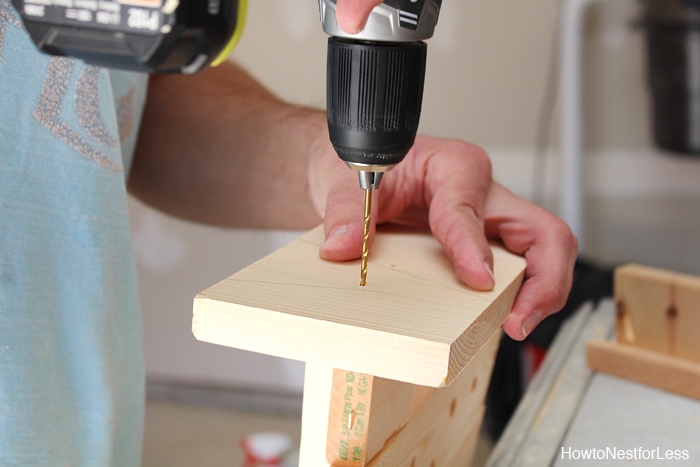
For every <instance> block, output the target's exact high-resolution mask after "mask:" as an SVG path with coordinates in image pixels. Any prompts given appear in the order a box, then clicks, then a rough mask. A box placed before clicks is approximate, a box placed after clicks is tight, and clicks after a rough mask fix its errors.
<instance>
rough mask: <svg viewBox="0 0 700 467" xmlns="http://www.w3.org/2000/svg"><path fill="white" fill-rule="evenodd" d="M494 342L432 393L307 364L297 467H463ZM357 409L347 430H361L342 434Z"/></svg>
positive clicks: (496, 335)
mask: <svg viewBox="0 0 700 467" xmlns="http://www.w3.org/2000/svg"><path fill="white" fill-rule="evenodd" d="M499 338H500V333H494V334H493V335H492V336H491V337H490V338H489V340H488V341H487V342H486V344H485V346H484V348H483V349H482V350H481V351H480V352H479V353H478V354H477V355H476V356H475V358H474V359H473V360H472V361H471V363H470V364H469V365H468V366H467V368H466V369H465V370H464V371H463V372H462V373H461V374H460V375H459V376H458V378H457V379H456V380H455V381H454V383H453V384H451V385H450V386H448V387H443V388H438V389H435V388H425V387H421V386H415V385H411V384H407V383H399V382H395V381H390V380H383V379H381V378H371V377H367V375H360V374H356V373H352V374H350V372H347V371H340V370H333V369H331V368H323V367H321V366H320V365H316V364H307V367H306V378H305V380H304V407H303V413H302V434H301V453H300V464H299V465H303V466H306V465H309V466H315V467H331V466H332V467H364V466H367V467H388V466H391V467H402V466H404V467H422V466H424V467H430V466H432V467H449V466H454V465H469V463H470V460H471V458H472V457H473V454H474V450H475V447H476V441H477V439H478V434H479V429H480V426H481V422H482V419H483V411H484V406H483V402H484V397H485V394H486V389H487V388H488V384H489V381H490V375H491V371H492V369H493V364H494V360H495V354H496V350H497V349H498V341H499ZM362 377H365V378H366V379H365V380H364V382H363V381H362V380H361V378H362ZM377 383H378V384H377ZM361 388H362V389H367V391H364V392H363V393H362V394H360V393H359V392H358V389H361ZM409 392H410V393H411V394H409ZM346 395H347V397H346ZM338 396H340V397H338ZM392 396H395V400H391V399H392ZM346 403H347V404H348V405H345V404H346ZM358 403H361V404H364V406H363V412H364V413H363V414H362V415H361V416H360V415H359V414H355V415H353V418H354V421H353V422H352V424H353V426H354V427H357V426H359V425H358V424H359V423H360V420H362V427H363V429H362V430H358V433H357V434H355V433H354V430H352V429H351V430H348V431H343V430H342V427H343V426H345V427H347V426H348V416H349V413H350V412H351V411H352V410H353V409H357V406H358ZM364 434H366V435H367V436H364Z"/></svg>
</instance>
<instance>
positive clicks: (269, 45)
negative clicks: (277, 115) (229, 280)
mask: <svg viewBox="0 0 700 467" xmlns="http://www.w3.org/2000/svg"><path fill="white" fill-rule="evenodd" d="M559 9H560V4H559V2H558V1H557V0H527V1H514V0H488V1H483V0H478V1H477V0H444V2H443V8H442V12H441V16H440V20H439V24H438V27H437V29H436V34H435V36H434V37H433V38H432V39H431V40H430V41H429V42H428V69H427V77H426V89H425V97H424V102H423V113H422V120H421V130H420V131H421V132H422V133H427V134H431V135H437V136H444V137H451V138H460V139H465V140H468V141H470V142H473V143H476V144H478V145H481V146H483V147H484V148H485V149H486V150H487V151H488V152H489V154H490V155H491V157H492V160H493V163H494V170H495V177H496V179H497V180H499V181H500V182H501V183H503V184H505V185H506V186H507V187H509V188H510V189H511V190H512V191H514V192H515V193H516V194H518V195H520V196H522V197H524V198H527V199H529V200H532V201H535V202H537V203H539V204H542V205H543V206H545V207H546V208H547V209H550V210H552V211H553V212H555V213H557V212H558V210H559V200H560V194H561V190H562V186H561V183H560V176H559V168H560V150H559V143H560V141H559V137H558V132H559V125H560V123H559V121H560V116H561V108H560V106H559V105H558V103H557V101H556V98H557V92H558V91H557V89H558V83H557V81H558V80H557V67H558V65H557V61H558V60H557V54H558V50H557V45H558V44H559V42H560V40H559V34H560V32H561V31H560V25H559ZM639 19H640V3H639V2H637V1H634V0H608V1H603V0H600V1H597V2H594V4H593V5H592V6H591V8H589V9H588V10H587V13H586V15H585V21H584V29H583V35H582V39H583V51H584V55H583V64H584V66H583V73H582V79H583V97H584V100H583V103H584V105H583V107H584V108H583V115H584V134H583V143H582V146H583V149H584V159H583V170H582V177H583V181H584V193H585V212H584V219H585V223H584V236H585V239H586V241H585V249H584V250H583V251H582V252H581V257H582V258H585V259H586V260H587V261H590V262H591V263H593V264H596V265H599V266H600V267H602V268H607V267H610V266H614V265H617V264H620V263H624V262H630V261H634V262H641V263H645V264H649V265H654V266H659V267H664V268H669V269H673V270H677V271H682V272H688V273H695V274H698V273H700V248H698V247H697V245H698V238H699V236H700V202H699V201H700V159H697V158H694V157H683V156H678V155H671V154H669V153H668V152H667V151H664V150H660V149H657V148H656V147H655V146H654V144H653V143H652V121H651V110H650V109H651V104H650V102H651V97H650V94H649V91H648V84H647V83H648V77H647V73H646V48H645V31H644V30H643V29H642V28H640V27H638V23H639ZM635 24H637V26H635ZM325 54H326V36H325V35H324V33H323V32H322V30H321V26H320V24H319V17H318V5H317V3H316V1H314V0H265V1H251V2H249V13H248V20H247V24H246V30H245V33H244V35H243V38H242V40H241V42H240V44H239V45H238V47H237V49H236V50H235V51H234V53H233V55H232V59H233V60H236V61H237V62H239V63H241V64H242V65H244V66H245V67H246V68H247V69H248V70H249V71H250V72H251V73H252V74H253V75H254V76H256V77H257V78H258V79H259V80H260V81H261V82H263V83H264V84H265V85H267V86H268V87H269V88H270V89H271V90H273V91H274V92H275V93H276V94H278V95H279V96H280V97H282V98H283V99H285V100H287V101H290V102H294V103H298V104H302V105H307V106H312V107H318V108H323V107H324V105H325V66H326V55H325ZM564 78H565V77H564ZM559 84H560V83H559ZM280 157H284V154H280ZM232 202H235V200H232ZM131 212H132V229H133V234H134V243H135V248H136V252H137V260H138V267H139V277H140V282H141V295H142V303H143V312H144V329H145V348H146V364H147V376H148V383H149V386H148V387H149V394H150V395H151V397H157V396H168V397H171V398H180V399H188V398H189V399H201V398H205V399H206V398H209V399H217V400H219V401H220V402H221V403H225V404H232V405H236V404H243V405H248V406H250V407H253V408H255V407H258V408H266V409H268V410H274V411H278V412H283V413H295V411H297V410H299V407H300V405H299V404H300V401H301V391H302V385H303V364H301V363H298V362H293V361H287V360H282V359H276V358H273V357H267V356H262V355H257V354H252V353H247V352H243V351H238V350H234V349H228V348H220V347H217V346H214V345H211V344H206V343H199V342H197V341H196V340H195V339H194V338H193V337H192V334H191V331H190V327H191V316H192V299H193V297H194V295H195V294H196V293H197V292H199V291H200V290H202V289H204V288H206V287H208V286H210V285H212V284H213V283H215V282H217V281H219V280H221V279H223V278H225V277H227V276H229V275H231V274H233V273H234V272H236V271H237V270H239V269H241V268H242V267H244V266H246V265H248V264H250V263H251V262H253V261H255V260H256V259H258V258H260V257H262V256H264V255H265V254H267V253H269V252H271V251H273V250H274V249H277V248H279V247H280V246H282V245H284V244H285V243H286V242H288V241H290V240H291V239H293V238H295V237H296V236H297V235H298V234H299V233H295V232H269V231H230V230H222V229H215V228H208V227H201V226H195V225H192V224H188V223H184V222H181V221H178V220H175V219H172V218H168V217H165V216H163V215H161V214H159V213H156V212H154V211H153V210H151V209H149V208H148V207H145V206H143V205H142V204H140V203H139V202H137V201H135V200H131Z"/></svg>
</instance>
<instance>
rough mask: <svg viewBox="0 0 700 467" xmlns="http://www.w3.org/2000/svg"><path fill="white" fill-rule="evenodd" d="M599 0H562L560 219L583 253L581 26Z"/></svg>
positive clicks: (583, 190)
mask: <svg viewBox="0 0 700 467" xmlns="http://www.w3.org/2000/svg"><path fill="white" fill-rule="evenodd" d="M596 1H602V0H563V2H562V4H561V17H560V41H559V43H560V49H559V54H560V55H559V90H560V99H561V130H560V131H561V134H560V135H561V136H560V140H561V141H560V144H561V167H560V183H561V189H560V193H561V200H560V201H561V202H560V206H559V216H560V217H561V218H562V219H563V220H564V221H565V222H566V223H567V224H569V227H571V230H572V231H573V232H574V235H576V237H577V238H578V241H579V251H580V252H582V253H583V252H585V246H586V241H585V236H584V229H585V225H584V210H585V189H584V164H583V122H584V118H583V117H584V108H583V33H584V31H583V25H584V19H585V14H586V11H587V10H588V7H589V6H590V5H591V4H592V3H594V2H596Z"/></svg>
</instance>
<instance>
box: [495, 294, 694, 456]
mask: <svg viewBox="0 0 700 467" xmlns="http://www.w3.org/2000/svg"><path fill="white" fill-rule="evenodd" d="M614 333H615V305H614V302H613V300H607V301H603V302H601V304H600V305H599V306H596V307H594V306H592V305H586V306H584V307H583V308H581V309H580V310H579V311H578V312H576V313H575V314H574V315H573V316H572V317H571V318H570V319H569V320H568V321H567V323H566V324H565V325H564V326H563V327H562V329H561V331H560V333H559V335H558V336H557V338H556V339H555V341H554V343H553V344H552V347H551V348H550V350H549V352H548V356H547V358H546V360H545V362H544V363H543V365H542V367H541V369H540V371H539V372H538V373H537V374H536V376H535V377H534V378H533V380H532V383H531V384H530V386H529V388H528V390H527V391H526V393H525V395H524V397H523V399H522V401H521V403H520V404H519V406H518V409H517V410H516V412H515V414H514V415H513V418H512V419H511V421H510V423H509V424H508V426H507V428H506V430H505V432H504V434H503V436H502V437H501V439H500V440H499V441H498V443H497V444H496V446H495V447H494V450H493V452H492V455H491V457H490V458H489V460H488V463H487V466H488V467H506V466H519V467H528V466H532V467H545V466H553V467H561V466H568V465H595V466H600V467H604V466H619V465H634V466H675V465H678V466H700V401H698V400H696V399H692V398H689V397H684V396H680V395H677V394H673V393H670V392H666V391H663V390H659V389H655V388H652V387H650V386H646V385H643V384H639V383H635V382H632V381H628V380H625V379H621V378H617V377H614V376H609V375H606V374H602V373H597V372H594V371H591V370H590V369H589V368H588V366H587V364H586V356H585V347H586V344H587V343H588V342H589V341H591V340H595V339H612V338H613V337H614ZM591 455H592V456H594V459H592V460H585V459H584V456H591ZM669 455H670V457H671V458H670V459H666V458H665V457H667V456H669ZM615 456H617V457H618V458H617V459H616V458H615ZM621 456H622V457H623V460H621V459H620V457H621ZM630 457H631V458H630ZM652 457H654V459H651V458H652ZM658 457H661V459H660V460H659V459H658Z"/></svg>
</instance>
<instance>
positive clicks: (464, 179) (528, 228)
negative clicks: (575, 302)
mask: <svg viewBox="0 0 700 467" xmlns="http://www.w3.org/2000/svg"><path fill="white" fill-rule="evenodd" d="M318 162H319V164H318V166H317V169H318V172H316V173H313V172H311V173H310V176H311V177H314V179H315V181H316V183H314V184H312V185H311V186H312V191H311V194H312V199H313V201H314V205H315V207H316V209H317V211H318V212H319V215H321V216H322V217H323V219H324V225H325V231H326V236H327V238H326V242H325V243H324V245H323V247H322V248H321V256H322V257H323V258H325V259H329V260H334V261H346V260H351V259H356V258H359V257H360V254H361V246H362V236H363V218H362V216H361V215H360V214H361V213H362V210H363V199H364V198H363V196H362V190H360V189H359V188H358V184H357V177H356V176H355V174H354V173H350V174H348V172H350V171H349V170H348V168H347V167H345V165H344V164H342V163H341V162H340V161H339V159H338V158H337V157H334V154H322V155H319V156H318ZM375 199H376V200H377V202H376V203H374V207H375V209H374V212H373V219H375V220H376V223H378V224H380V223H383V222H388V221H393V222H397V221H398V222H409V223H411V224H422V225H428V226H429V227H430V228H431V230H432V232H433V234H434V235H435V237H436V238H437V239H438V241H439V242H440V243H441V244H442V245H443V246H444V248H445V251H446V252H447V254H448V255H449V257H450V258H451V259H452V261H453V262H454V266H455V271H456V273H457V276H458V277H459V279H460V280H461V281H462V282H464V283H465V284H467V285H469V286H470V287H473V288H475V289H477V290H490V289H492V288H493V286H494V283H493V273H492V271H493V257H492V255H491V250H490V248H489V245H488V240H490V239H493V240H500V241H502V242H503V243H504V244H505V246H506V247H507V248H508V249H509V250H510V251H512V252H514V253H517V254H521V255H524V256H525V258H526V259H527V263H528V264H527V269H526V273H525V282H524V284H523V287H522V289H521V290H520V292H519V294H518V297H517V299H516V302H515V305H514V308H513V311H512V313H511V314H510V316H509V317H508V319H507V320H506V322H505V324H504V329H505V331H506V332H507V333H508V335H509V336H510V337H512V338H514V339H517V340H521V339H524V338H525V337H527V335H528V334H530V332H532V330H533V329H534V328H535V327H536V325H537V324H538V323H539V322H540V321H542V320H543V319H544V318H545V317H547V316H548V315H550V314H552V313H555V312H557V311H559V310H560V309H561V307H562V306H563V305H564V303H565V302H566V298H567V295H568V292H569V289H570V288H571V282H572V275H573V266H574V262H575V260H576V252H577V243H576V239H575V237H574V236H573V234H572V233H571V230H570V229H569V228H568V226H567V225H566V224H565V223H564V222H563V221H561V220H560V219H558V218H557V217H555V216H554V215H552V214H551V213H549V212H548V211H546V210H544V209H542V208H539V207H537V206H535V205H533V204H530V203H528V202H526V201H524V200H522V199H520V198H518V197H517V196H515V195H513V194H512V193H511V192H510V191H508V190H507V189H506V188H504V187H503V186H501V185H499V184H498V183H496V182H494V181H493V179H492V177H491V164H490V161H489V158H488V156H487V155H486V153H485V152H484V151H483V150H482V149H481V148H479V147H477V146H474V145H471V144H468V143H465V142H462V141H456V140H446V139H439V138H430V137H421V136H419V137H418V138H417V139H416V144H415V145H414V147H413V149H412V150H411V152H409V154H408V155H407V156H406V158H405V159H404V161H403V162H401V163H400V164H398V165H397V166H396V167H395V168H394V169H393V170H391V171H389V172H388V173H387V174H386V175H385V176H384V180H383V181H382V187H381V188H380V189H379V190H377V191H376V192H375Z"/></svg>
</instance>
